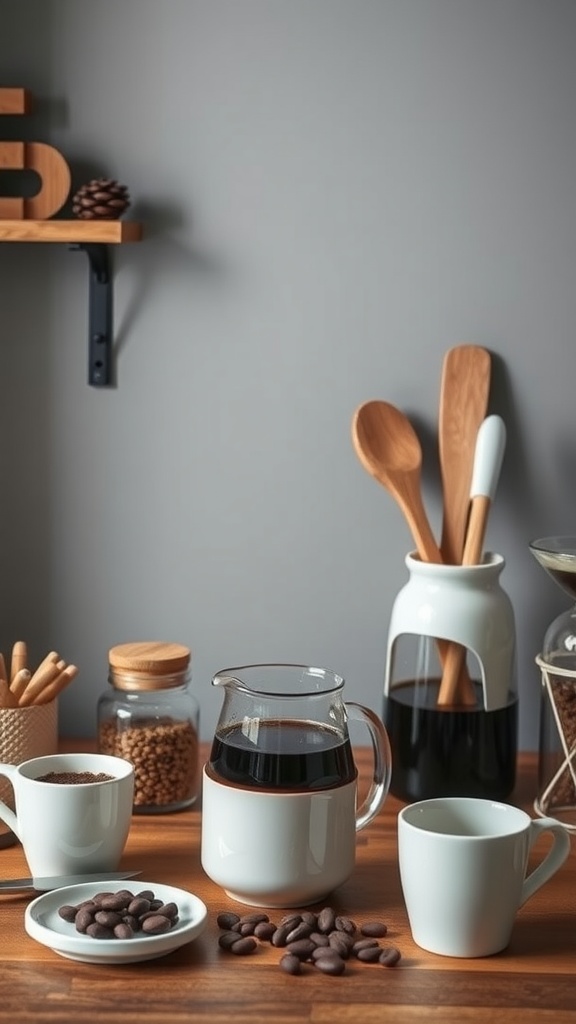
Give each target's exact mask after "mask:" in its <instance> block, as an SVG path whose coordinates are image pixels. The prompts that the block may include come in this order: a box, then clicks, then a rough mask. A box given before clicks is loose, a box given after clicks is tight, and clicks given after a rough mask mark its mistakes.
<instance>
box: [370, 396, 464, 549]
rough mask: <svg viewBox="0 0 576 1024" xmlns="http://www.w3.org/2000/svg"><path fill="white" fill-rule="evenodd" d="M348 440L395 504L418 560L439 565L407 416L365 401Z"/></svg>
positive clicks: (385, 405)
mask: <svg viewBox="0 0 576 1024" xmlns="http://www.w3.org/2000/svg"><path fill="white" fill-rule="evenodd" d="M352 440H353V443H354V449H355V451H356V454H357V456H358V458H359V459H360V462H361V463H362V465H363V466H364V469H366V470H367V472H368V473H370V475H371V476H373V477H374V478H375V479H376V480H378V482H379V483H381V484H382V485H383V486H384V487H385V488H386V489H387V490H388V491H389V492H390V494H391V495H392V497H393V498H395V499H396V501H397V502H398V504H399V506H400V508H401V509H402V511H403V513H404V517H405V519H406V521H407V523H408V526H409V527H410V531H411V533H412V537H413V539H414V543H415V545H416V550H417V551H418V554H419V555H420V558H421V559H422V560H423V561H425V562H441V561H442V555H441V554H440V549H439V548H438V545H437V543H436V541H435V539H434V535H433V533H432V529H431V527H430V523H429V520H428V517H427V515H426V511H425V509H424V504H423V501H422V491H421V484H420V475H421V469H422V448H421V446H420V441H419V440H418V436H417V434H416V431H415V430H414V428H413V426H412V424H411V423H410V420H409V419H408V417H407V416H406V415H405V414H404V413H403V412H400V410H399V409H397V408H396V407H395V406H394V405H390V403H389V402H381V401H371V402H365V403H364V404H363V405H361V406H360V407H359V408H358V409H357V410H356V412H355V413H354V417H353V420H352ZM469 495H470V492H469V491H468V497H469Z"/></svg>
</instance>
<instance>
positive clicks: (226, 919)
mask: <svg viewBox="0 0 576 1024" xmlns="http://www.w3.org/2000/svg"><path fill="white" fill-rule="evenodd" d="M239 920H240V915H239V914H233V913H232V912H231V911H227V910H223V911H222V913H221V914H218V917H217V918H216V924H217V925H218V927H219V928H224V930H225V931H229V930H230V928H231V927H232V925H233V924H238V921H239Z"/></svg>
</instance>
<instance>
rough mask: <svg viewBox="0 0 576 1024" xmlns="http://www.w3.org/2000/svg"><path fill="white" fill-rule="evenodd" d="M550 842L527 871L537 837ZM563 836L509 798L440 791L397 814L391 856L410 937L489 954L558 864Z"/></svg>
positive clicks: (566, 846) (449, 950) (453, 951)
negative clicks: (501, 800) (448, 794)
mask: <svg viewBox="0 0 576 1024" xmlns="http://www.w3.org/2000/svg"><path fill="white" fill-rule="evenodd" d="M543 832H548V833H550V834H551V836H552V839H553V843H552V846H551V848H550V850H549V851H548V853H547V854H546V855H545V856H544V857H543V859H542V860H541V861H540V863H539V864H538V866H537V867H536V868H535V869H534V870H533V871H532V872H531V873H530V874H529V875H528V876H527V875H526V870H527V865H528V855H529V853H530V850H531V848H532V846H533V845H534V843H535V842H536V840H537V839H538V837H539V836H540V835H541V834H542V833H543ZM569 851H570V838H569V836H568V834H567V832H566V830H565V829H564V827H563V826H562V825H561V824H560V822H558V821H556V819H554V818H539V819H536V820H534V819H532V818H530V817H529V815H528V814H525V813H524V811H522V810H519V809H518V808H517V807H512V806H511V805H509V804H503V803H498V802H496V801H492V800H481V799H477V798H474V797H446V798H439V799H435V800H423V801H421V802H419V803H414V804H409V805H408V806H407V807H405V808H403V810H402V811H401V812H400V814H399V816H398V856H399V865H400V878H401V882H402V891H403V894H404V901H405V903H406V909H407V911H408V918H409V921H410V928H411V931H412V937H413V938H414V941H415V942H416V943H417V944H418V945H419V946H421V947H422V948H423V949H427V950H430V951H431V952H433V953H440V954H443V955H445V956H458V957H477V956H489V955H491V954H492V953H498V952H500V950H502V949H504V948H505V947H506V946H507V945H508V943H509V941H510V936H511V933H512V927H513V925H514V919H515V917H516V913H517V911H518V909H519V908H520V907H521V906H522V905H523V904H524V903H525V902H526V900H528V899H530V897H531V896H533V895H534V893H535V892H536V890H537V889H539V888H540V887H541V886H542V885H544V883H545V882H547V881H548V880H549V879H550V878H551V877H552V875H553V874H555V872H556V871H557V870H558V869H559V868H560V867H561V865H562V864H563V863H564V861H565V860H566V858H567V856H568V853H569Z"/></svg>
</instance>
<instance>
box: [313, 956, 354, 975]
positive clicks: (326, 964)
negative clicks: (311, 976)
mask: <svg viewBox="0 0 576 1024" xmlns="http://www.w3.org/2000/svg"><path fill="white" fill-rule="evenodd" d="M314 966H315V967H317V968H318V970H319V971H322V974H334V975H336V976H338V975H340V974H344V970H345V966H346V965H345V964H344V961H343V960H342V959H341V958H340V957H336V956H325V957H319V958H318V960H315V961H314Z"/></svg>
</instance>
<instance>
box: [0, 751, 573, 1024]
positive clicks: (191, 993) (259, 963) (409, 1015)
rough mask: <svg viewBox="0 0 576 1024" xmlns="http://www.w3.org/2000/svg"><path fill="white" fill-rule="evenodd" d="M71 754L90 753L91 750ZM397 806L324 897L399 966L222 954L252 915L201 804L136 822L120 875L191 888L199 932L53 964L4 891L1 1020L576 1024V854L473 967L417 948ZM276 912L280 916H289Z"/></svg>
mask: <svg viewBox="0 0 576 1024" xmlns="http://www.w3.org/2000/svg"><path fill="white" fill-rule="evenodd" d="M64 746H65V748H66V749H88V748H89V747H90V744H88V743H87V742H84V743H80V744H71V743H67V744H65V745H64ZM205 753H206V748H204V749H203V754H205ZM368 757H369V755H368V752H367V751H357V761H358V766H359V769H360V773H361V775H362V773H364V774H365V773H366V772H367V771H368ZM535 771H536V758H535V756H534V755H521V756H520V758H519V776H518V785H517V787H516V791H515V793H514V794H513V797H512V798H511V801H510V802H512V803H516V804H518V805H520V806H523V807H524V808H525V809H526V810H528V811H531V803H532V798H533V795H534V790H535ZM400 807H401V804H400V803H399V801H397V800H396V799H394V798H393V797H389V798H388V800H387V802H386V805H385V807H384V809H383V811H382V812H381V814H380V815H379V816H378V818H377V820H376V821H375V822H373V823H372V825H369V826H368V827H367V828H366V829H365V830H364V831H363V832H361V833H359V836H358V853H357V864H356V869H355V872H354V874H353V876H352V878H350V879H349V881H348V882H347V883H346V884H344V885H343V886H341V887H340V889H338V890H337V891H336V892H335V893H334V895H333V897H332V898H331V899H330V900H329V901H326V902H330V904H331V905H332V906H333V907H335V908H337V910H338V912H339V913H341V914H344V915H347V916H349V917H352V918H353V919H354V920H356V921H358V922H361V921H366V920H368V919H371V918H372V919H373V918H380V919H383V920H384V921H386V923H387V925H388V936H387V938H386V939H385V940H384V942H386V943H389V944H391V945H395V946H397V947H398V949H399V950H400V951H401V953H402V960H401V962H400V964H399V965H398V966H397V967H395V968H393V969H387V968H385V967H382V966H379V965H368V964H361V963H360V962H359V961H356V960H355V961H353V962H351V961H348V963H347V966H346V972H345V974H344V975H342V977H339V978H334V977H329V976H327V975H323V974H321V973H320V972H319V971H317V970H316V969H314V968H312V967H308V968H307V969H306V970H305V971H303V973H302V975H300V976H299V977H291V976H288V975H286V974H285V973H283V971H282V970H281V969H280V968H279V966H278V961H279V957H280V955H281V951H279V950H278V949H274V948H273V947H272V946H270V945H269V944H261V945H260V946H259V948H258V950H257V952H256V953H254V954H252V955H250V956H246V957H237V956H234V955H232V954H230V953H226V952H222V951H221V950H220V949H219V947H218V936H219V934H220V931H219V928H218V926H217V923H216V916H217V914H218V912H219V911H221V910H225V909H226V910H235V911H237V912H238V913H247V912H248V910H249V908H247V907H243V906H242V905H239V904H237V903H234V902H233V901H232V900H230V899H229V898H228V897H226V896H225V895H224V893H223V892H222V891H221V890H220V889H218V887H217V886H216V885H214V884H213V883H212V882H211V881H210V880H209V879H207V878H206V876H205V875H204V873H203V871H202V868H201V866H200V825H201V814H200V809H199V808H195V809H192V810H188V811H185V812H181V813H179V814H172V815H158V816H139V815H135V816H134V818H133V823H132V827H131V831H130V835H129V838H128V842H127V846H126V850H125V854H124V857H123V860H122V868H123V869H125V870H126V871H128V870H139V871H141V872H142V876H141V877H142V879H144V880H146V881H150V882H153V881H156V882H158V883H167V884H172V885H176V886H179V887H181V888H184V889H187V890H191V891H193V892H195V893H196V894H197V895H198V896H199V897H200V898H201V899H202V900H203V901H204V902H205V903H206V905H207V907H208V911H209V921H208V926H207V928H206V930H205V932H204V933H203V935H202V936H201V937H200V938H198V939H197V940H196V941H194V942H192V943H190V944H189V945H187V946H184V947H182V948H180V949H179V950H177V951H175V952H174V953H171V954H169V955H168V956H166V957H163V958H161V959H158V960H151V961H148V962H145V963H137V964H130V965H122V966H115V965H109V966H105V965H92V964H82V963H78V962H75V961H72V960H67V959H65V958H62V957H60V956H58V955H57V954H56V953H53V952H52V951H51V950H50V949H47V948H46V947H44V946H42V945H40V944H38V943H37V942H35V941H34V940H33V939H31V938H30V937H29V936H28V935H27V934H26V932H25V930H24V910H25V907H26V904H27V903H28V902H29V900H30V899H31V897H30V896H26V895H22V894H19V895H7V894H4V895H2V896H0V921H1V929H0V957H1V967H0V995H1V1004H0V1017H1V1018H2V1019H5V1020H10V1021H12V1022H15V1024H16V1022H27V1024H44V1022H50V1024H66V1022H68V1021H69V1022H72V1021H74V1022H76V1021H78V1020H85V1021H87V1022H90V1024H100V1022H109V1024H178V1022H184V1021H186V1022H188V1021H192V1020H193V1021H195V1022H199V1024H202V1022H212V1024H230V1022H231V1021H232V1020H233V1021H234V1024H264V1022H265V1024H270V1022H271V1021H272V1022H274V1024H296V1022H304V1021H306V1022H311V1024H340V1022H354V1024H372V1022H376V1021H378V1022H380V1021H393V1022H394V1024H404V1022H414V1021H418V1022H422V1021H430V1020H437V1021H439V1022H442V1024H450V1022H458V1024H465V1022H467V1021H474V1024H482V1022H490V1024H501V1022H507V1024H509V1022H516V1021H518V1022H520V1021H522V1024H530V1022H531V1021H537V1022H538V1024H547V1022H550V1024H563V1022H565V1021H570V1022H572V1024H574V1021H575V1020H576V976H575V967H576V854H575V853H574V852H572V853H571V854H570V858H569V860H568V862H567V863H566V864H565V865H564V867H563V868H562V869H561V870H560V872H559V873H558V874H557V875H556V876H555V877H554V878H553V879H552V880H551V881H550V882H549V883H548V884H547V885H546V886H545V887H544V888H543V889H542V890H540V892H538V893H537V894H536V895H535V896H534V897H533V898H532V900H530V901H529V902H528V903H527V904H525V906H524V907H523V908H522V909H521V910H520V911H519V913H518V917H517V921H516V924H515V928H514V932H513V936H512V941H511V944H510V946H509V947H508V949H507V950H505V951H504V952H502V953H500V954H498V955H496V956H492V957H487V958H483V959H478V960H459V959H453V958H449V957H440V956H436V955H434V954H431V953H426V952H425V951H424V950H422V949H420V948H419V947H418V946H416V945H415V944H414V942H413V941H412V939H411V936H410V930H409V926H408V920H407V916H406V911H405V908H404V904H403V900H402V894H401V888H400V880H399V875H398V867H397V840H396V816H397V813H398V810H399V809H400ZM545 841H546V840H545V839H543V840H542V842H543V843H544V842H545ZM422 870H423V871H425V870H426V865H422ZM28 873H29V872H28V868H27V864H26V861H25V858H24V855H23V852H22V849H21V847H20V846H19V845H17V846H13V847H10V848H7V849H4V850H0V877H2V878H14V877H20V876H22V875H26V874H28ZM136 882H137V880H136ZM127 884H128V885H130V886H131V885H132V884H133V883H127ZM312 909H320V907H318V908H312ZM270 916H271V918H272V919H273V920H274V919H276V920H277V919H279V917H281V916H282V913H274V912H271V915H270ZM95 941H96V940H95Z"/></svg>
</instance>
